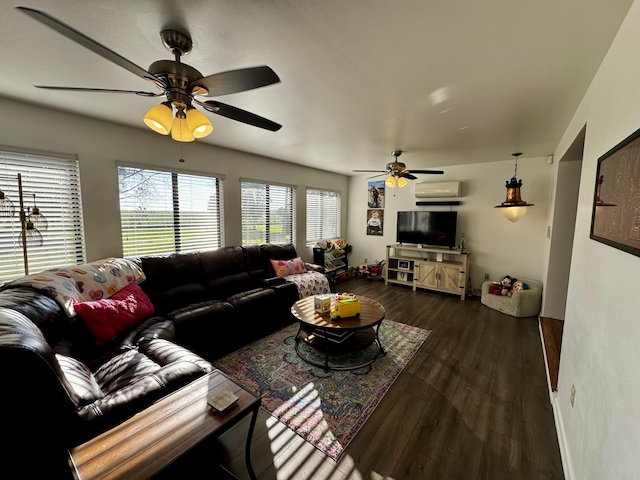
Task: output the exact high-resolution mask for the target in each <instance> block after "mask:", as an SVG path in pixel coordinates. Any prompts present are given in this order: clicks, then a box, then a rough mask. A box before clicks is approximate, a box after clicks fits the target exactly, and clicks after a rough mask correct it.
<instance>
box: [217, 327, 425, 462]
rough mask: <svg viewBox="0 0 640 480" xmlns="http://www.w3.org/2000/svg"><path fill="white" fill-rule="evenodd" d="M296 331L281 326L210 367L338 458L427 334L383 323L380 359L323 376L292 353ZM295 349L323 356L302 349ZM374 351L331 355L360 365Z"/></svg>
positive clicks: (293, 351) (318, 446) (303, 346)
mask: <svg viewBox="0 0 640 480" xmlns="http://www.w3.org/2000/svg"><path fill="white" fill-rule="evenodd" d="M297 328H298V327H297V326H296V325H290V326H288V327H285V328H283V329H282V330H279V331H278V332H276V333H273V334H271V335H269V336H268V337H266V338H264V339H261V340H258V341H256V342H254V343H252V344H250V345H247V346H245V347H243V348H241V349H239V350H236V351H235V352H233V353H231V354H229V355H227V356H225V357H222V358H220V359H219V360H216V361H214V362H213V363H214V364H215V366H216V368H219V369H220V370H222V371H223V372H225V373H226V374H227V375H228V376H229V377H231V378H232V379H233V380H234V381H235V382H237V383H238V384H239V385H241V386H243V387H244V388H246V389H247V390H248V391H249V392H251V393H253V394H254V395H256V396H258V397H262V408H263V409H264V410H265V411H266V412H267V413H269V414H271V415H272V416H274V417H275V418H277V419H278V420H280V421H281V422H282V423H284V424H285V425H286V426H287V427H288V428H290V429H291V430H293V431H294V432H296V433H297V434H298V435H300V436H301V437H302V438H304V439H305V440H306V441H308V442H309V443H311V444H312V445H314V446H315V447H316V448H318V449H319V450H320V451H322V452H323V453H325V454H326V455H328V456H329V457H331V458H333V459H334V460H337V459H339V458H340V456H341V455H342V454H343V452H344V450H345V449H346V447H347V445H348V444H349V443H350V442H351V440H353V438H354V437H355V435H356V434H357V433H358V431H359V430H360V428H362V425H364V423H365V421H366V420H367V419H368V418H369V417H370V416H371V414H372V413H373V412H374V410H375V408H376V407H377V405H378V404H379V403H380V401H381V400H382V399H383V398H384V395H385V394H386V392H387V391H388V390H389V388H390V387H391V385H392V384H393V382H394V381H395V380H396V378H397V377H398V375H400V373H401V372H402V370H403V369H404V368H405V367H406V366H407V364H408V363H409V360H411V358H412V357H413V356H414V354H415V353H416V352H417V351H418V349H419V348H420V347H421V346H422V344H423V343H424V342H425V340H426V339H427V338H428V337H429V334H430V333H431V331H430V330H423V329H421V328H418V327H413V326H410V325H405V324H402V323H398V322H394V321H391V320H388V319H386V320H385V321H384V322H383V323H382V325H381V326H380V337H381V340H382V341H383V342H384V344H385V346H386V348H387V355H386V356H385V357H381V358H378V359H377V361H376V362H374V363H373V364H371V365H367V366H366V367H363V368H362V369H359V370H351V371H332V372H325V371H324V370H323V369H322V368H317V367H313V366H311V365H309V364H308V363H306V362H305V361H304V360H302V359H301V358H300V357H298V355H297V354H296V352H295V350H294V344H295V340H294V337H295V334H296V329H297ZM300 350H301V352H303V353H304V354H306V355H312V356H322V352H318V351H317V350H316V349H314V348H312V347H309V346H306V345H302V346H301V348H300ZM369 350H371V351H369ZM376 350H377V348H376V347H375V346H373V345H372V346H371V347H370V348H369V349H366V350H364V351H359V352H355V353H353V354H346V355H333V356H332V362H338V361H341V362H343V363H345V364H348V363H351V362H353V363H358V364H359V363H362V361H363V359H362V357H363V356H366V355H372V354H374V353H375V351H376ZM316 360H319V359H316Z"/></svg>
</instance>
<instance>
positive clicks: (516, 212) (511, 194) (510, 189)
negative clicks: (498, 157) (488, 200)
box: [494, 152, 534, 222]
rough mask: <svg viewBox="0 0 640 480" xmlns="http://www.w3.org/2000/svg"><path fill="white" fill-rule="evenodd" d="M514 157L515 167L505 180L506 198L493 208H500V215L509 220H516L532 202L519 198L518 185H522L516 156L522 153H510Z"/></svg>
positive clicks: (525, 211) (531, 205) (522, 215)
mask: <svg viewBox="0 0 640 480" xmlns="http://www.w3.org/2000/svg"><path fill="white" fill-rule="evenodd" d="M512 155H513V156H514V157H515V158H516V167H515V170H514V172H513V177H511V180H507V182H506V187H507V198H506V200H505V201H504V202H502V203H501V204H500V205H496V206H495V207H494V208H500V209H501V211H502V215H503V216H504V217H505V218H506V219H507V220H509V221H511V222H517V221H518V220H520V219H521V218H522V217H524V214H525V213H527V207H533V206H534V204H533V203H527V202H525V201H524V200H522V198H520V187H522V180H518V178H517V175H518V157H519V156H520V155H522V153H521V152H518V153H512Z"/></svg>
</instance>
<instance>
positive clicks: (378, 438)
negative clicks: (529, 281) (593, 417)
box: [212, 279, 564, 480]
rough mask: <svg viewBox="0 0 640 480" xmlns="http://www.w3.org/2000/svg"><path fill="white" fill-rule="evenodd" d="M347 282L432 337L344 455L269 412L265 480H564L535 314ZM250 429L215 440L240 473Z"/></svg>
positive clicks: (261, 462) (262, 464) (257, 452)
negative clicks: (330, 453) (323, 448)
mask: <svg viewBox="0 0 640 480" xmlns="http://www.w3.org/2000/svg"><path fill="white" fill-rule="evenodd" d="M338 289H339V290H340V291H349V292H354V293H357V294H360V295H364V296H368V297H371V298H375V299H376V300H378V301H379V302H380V303H381V304H382V305H383V306H384V307H385V309H386V312H387V318H389V319H391V320H395V321H399V322H404V323H407V324H410V325H415V326H418V327H422V328H425V329H430V330H433V333H432V334H431V336H430V337H429V338H428V339H427V341H426V342H425V343H424V345H423V346H422V347H421V348H420V350H419V351H418V352H417V354H416V355H415V357H414V358H413V359H412V360H411V362H410V363H409V365H408V366H407V367H406V368H405V370H404V371H403V372H402V373H401V375H400V376H399V377H398V379H397V380H396V382H395V383H394V385H393V386H392V387H391V389H390V390H389V392H388V393H387V394H386V396H385V397H384V399H383V400H382V402H381V403H380V405H379V406H378V407H377V408H376V410H375V412H374V413H373V415H372V416H371V417H370V418H369V420H368V421H367V422H366V423H365V425H364V426H363V427H362V430H360V432H359V433H358V435H357V436H356V437H355V439H354V440H353V441H352V443H351V444H350V445H349V446H348V448H347V449H346V452H345V454H344V455H343V457H342V458H341V459H340V461H339V462H335V461H333V460H331V459H329V458H327V457H326V456H324V455H323V454H321V453H320V452H319V451H318V450H317V449H315V448H314V447H313V446H311V445H309V444H308V443H307V442H305V441H303V440H302V439H301V438H300V437H298V436H297V435H295V434H294V433H292V432H291V431H290V430H288V429H287V428H286V427H284V426H283V425H282V424H280V423H278V422H277V421H274V420H273V419H272V418H270V417H268V416H267V415H266V414H264V413H263V412H261V413H260V416H259V422H258V426H257V427H256V432H255V434H254V437H253V440H254V441H253V446H252V458H253V466H254V469H255V471H256V474H257V475H258V478H259V480H267V479H276V478H277V479H296V480H297V479H314V480H316V479H317V480H325V479H326V480H328V479H332V480H337V479H371V480H382V479H395V480H404V479H435V480H440V479H446V480H450V479H465V480H469V479H492V480H499V479H509V480H514V479H517V480H524V479H562V478H564V476H563V471H562V463H561V459H560V452H559V447H558V441H557V436H556V431H555V424H554V419H553V414H552V410H551V405H550V401H549V391H548V387H547V379H546V374H545V365H544V360H543V353H542V344H541V341H540V333H539V329H538V320H537V318H535V317H531V318H515V317H510V316H508V315H505V314H502V313H499V312H497V311H495V310H492V309H490V308H487V307H485V306H483V305H482V304H481V303H480V301H479V300H478V299H473V298H471V299H467V300H465V301H461V300H460V299H459V298H458V297H453V296H449V295H443V294H437V293H431V292H428V291H418V292H413V291H412V290H411V289H409V288H405V287H401V286H391V285H390V286H388V287H387V286H385V285H384V282H373V281H367V280H362V279H353V280H349V281H348V282H346V283H341V284H339V285H338ZM244 435H246V423H241V424H239V425H238V426H237V427H235V428H234V429H233V430H231V431H230V432H228V433H227V434H225V435H224V436H223V437H221V439H220V441H219V442H218V443H217V445H216V450H217V452H218V454H220V455H221V458H222V462H223V463H224V464H225V465H226V467H227V468H229V470H231V471H233V472H234V473H235V474H236V475H238V477H240V478H248V476H247V474H246V469H245V468H244V461H243V436H244ZM212 478H217V477H212Z"/></svg>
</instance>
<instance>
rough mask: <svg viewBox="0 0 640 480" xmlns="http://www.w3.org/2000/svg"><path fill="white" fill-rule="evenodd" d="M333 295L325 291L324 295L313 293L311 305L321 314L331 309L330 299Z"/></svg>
mask: <svg viewBox="0 0 640 480" xmlns="http://www.w3.org/2000/svg"><path fill="white" fill-rule="evenodd" d="M332 298H333V295H332V294H330V293H326V294H324V295H315V296H314V297H313V307H314V309H315V311H316V312H318V313H320V314H323V313H328V312H329V311H330V310H331V299H332Z"/></svg>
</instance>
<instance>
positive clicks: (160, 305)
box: [132, 253, 211, 315]
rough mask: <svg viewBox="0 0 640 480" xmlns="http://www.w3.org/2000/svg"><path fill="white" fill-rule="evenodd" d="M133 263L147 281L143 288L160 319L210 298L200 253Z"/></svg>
mask: <svg viewBox="0 0 640 480" xmlns="http://www.w3.org/2000/svg"><path fill="white" fill-rule="evenodd" d="M132 260H133V261H135V262H136V263H137V264H138V265H140V266H141V267H142V270H143V271H144V273H145V275H146V277H147V278H146V280H145V281H144V282H142V283H141V284H140V286H141V287H142V290H144V292H145V293H146V294H147V295H148V296H149V298H150V299H151V303H153V306H154V308H155V311H156V313H157V314H159V315H164V314H166V313H167V312H170V311H172V310H175V309H176V308H180V307H183V306H185V305H190V304H192V303H198V302H203V301H205V300H208V299H209V298H210V296H211V295H210V293H209V289H208V286H207V282H206V280H205V277H204V275H203V271H202V265H201V262H200V257H199V255H198V254H197V253H173V254H170V255H149V256H145V257H139V258H134V259H132Z"/></svg>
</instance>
